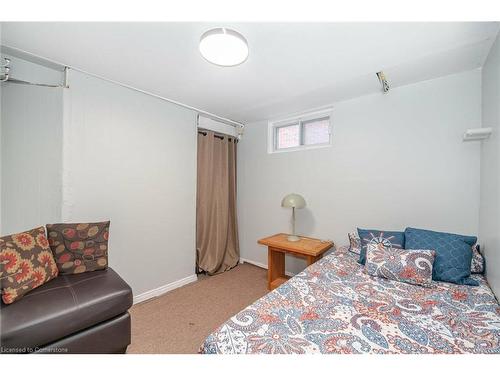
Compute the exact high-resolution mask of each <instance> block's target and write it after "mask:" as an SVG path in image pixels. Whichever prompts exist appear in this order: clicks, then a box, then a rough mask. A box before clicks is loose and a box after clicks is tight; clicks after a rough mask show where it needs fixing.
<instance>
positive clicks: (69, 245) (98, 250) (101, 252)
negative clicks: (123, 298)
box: [47, 221, 109, 274]
mask: <svg viewBox="0 0 500 375" xmlns="http://www.w3.org/2000/svg"><path fill="white" fill-rule="evenodd" d="M47 233H48V237H49V244H50V248H51V249H52V253H53V254H54V258H55V260H56V263H57V268H59V272H60V273H61V274H74V273H82V272H90V271H96V270H102V269H105V268H107V267H108V238H109V221H105V222H102V223H81V224H47Z"/></svg>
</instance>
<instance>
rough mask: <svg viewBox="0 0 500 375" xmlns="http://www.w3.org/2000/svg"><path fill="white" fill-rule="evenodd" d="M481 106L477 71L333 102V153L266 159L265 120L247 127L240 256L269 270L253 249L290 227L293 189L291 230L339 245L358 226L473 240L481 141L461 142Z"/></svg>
mask: <svg viewBox="0 0 500 375" xmlns="http://www.w3.org/2000/svg"><path fill="white" fill-rule="evenodd" d="M480 100H481V72H480V71H479V70H475V71H470V72H466V73H461V74H456V75H451V76H447V77H443V78H439V79H435V80H431V81H426V82H421V83H418V84H414V85H409V86H404V87H399V88H396V89H394V90H392V91H391V92H390V93H389V94H387V95H383V94H375V95H370V96H365V97H360V98H357V99H353V100H349V101H345V102H339V103H336V104H335V105H334V107H333V146H332V147H330V148H321V149H314V150H306V151H296V152H288V153H277V154H268V153H267V149H266V148H267V122H259V123H254V124H249V125H248V126H247V127H246V129H245V134H244V136H243V139H242V141H241V142H240V143H239V146H238V147H239V151H238V152H239V155H238V162H239V164H238V167H239V170H238V189H239V191H238V203H239V207H238V210H239V231H240V241H241V244H240V245H241V256H242V257H243V258H246V259H250V260H253V261H256V262H260V263H263V264H267V251H266V249H265V248H264V247H263V246H259V245H257V243H256V242H257V240H258V239H259V238H261V237H264V236H267V235H270V234H273V233H276V232H282V231H284V232H287V231H289V230H290V224H289V223H290V216H291V211H290V210H287V209H284V208H282V207H280V202H281V199H282V197H283V196H284V195H285V194H287V193H291V192H296V193H300V194H302V195H304V197H305V199H306V201H307V208H305V209H302V210H298V211H297V230H298V232H300V233H301V234H304V235H309V236H316V237H319V238H324V239H333V240H334V241H335V242H336V243H337V244H338V245H342V244H346V243H347V233H348V232H349V231H352V230H355V229H356V227H357V226H359V227H365V228H380V229H385V230H403V229H404V228H405V227H406V226H415V227H423V228H429V229H436V230H443V231H451V232H457V233H464V234H473V235H477V233H478V223H479V217H478V215H479V189H480V187H479V174H480V144H479V143H478V142H469V143H465V142H462V135H463V132H464V130H465V129H467V128H470V127H477V126H478V125H479V124H480V122H481V102H480ZM287 261H288V260H287ZM304 266H305V263H304V262H303V261H301V260H295V259H290V261H289V262H288V264H287V269H288V270H289V271H291V272H297V271H299V270H300V269H302V268H304Z"/></svg>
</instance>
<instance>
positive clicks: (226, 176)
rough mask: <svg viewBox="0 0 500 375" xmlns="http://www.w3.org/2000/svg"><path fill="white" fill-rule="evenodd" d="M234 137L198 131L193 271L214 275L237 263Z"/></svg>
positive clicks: (235, 142)
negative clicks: (194, 266)
mask: <svg viewBox="0 0 500 375" xmlns="http://www.w3.org/2000/svg"><path fill="white" fill-rule="evenodd" d="M236 144H237V141H236V139H235V138H233V137H230V136H227V135H220V134H216V133H214V132H212V131H208V130H202V131H200V132H198V182H197V195H196V251H197V254H196V255H197V256H196V263H197V265H196V268H197V272H206V273H208V274H209V275H214V274H217V273H220V272H224V271H227V270H229V269H231V268H233V267H234V266H236V265H237V264H238V262H239V258H240V249H239V243H238V223H237V217H236Z"/></svg>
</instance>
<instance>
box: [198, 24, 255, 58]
mask: <svg viewBox="0 0 500 375" xmlns="http://www.w3.org/2000/svg"><path fill="white" fill-rule="evenodd" d="M200 53H201V55H202V56H203V57H204V58H205V59H206V60H207V61H209V62H211V63H212V64H216V65H220V66H235V65H239V64H241V63H243V62H244V61H245V60H246V59H247V57H248V43H247V41H246V39H245V38H244V37H243V35H241V34H240V33H238V32H237V31H234V30H231V29H227V28H224V27H219V28H216V29H211V30H208V31H207V32H206V33H204V34H203V35H202V36H201V38H200Z"/></svg>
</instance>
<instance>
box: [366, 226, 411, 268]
mask: <svg viewBox="0 0 500 375" xmlns="http://www.w3.org/2000/svg"><path fill="white" fill-rule="evenodd" d="M358 236H359V238H360V241H361V251H360V254H359V261H358V263H360V264H365V260H366V248H367V246H368V244H372V245H378V244H383V246H385V247H393V248H396V249H404V247H405V234H404V233H403V232H386V231H381V230H372V229H359V228H358Z"/></svg>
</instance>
